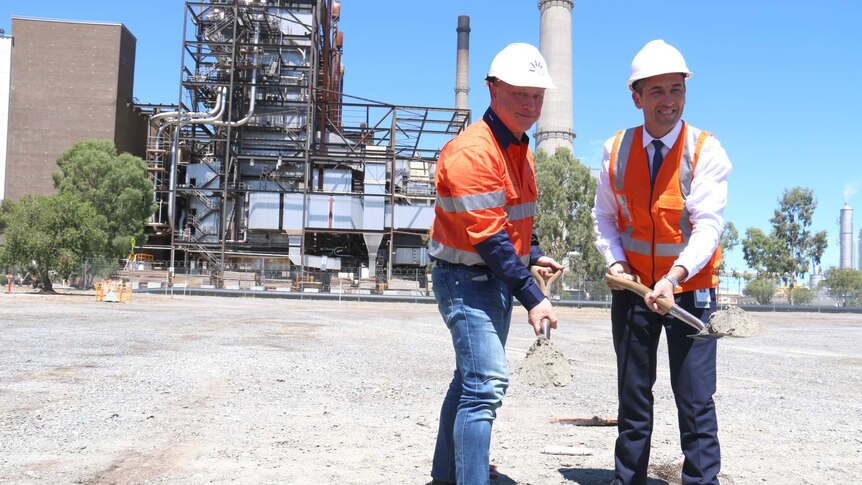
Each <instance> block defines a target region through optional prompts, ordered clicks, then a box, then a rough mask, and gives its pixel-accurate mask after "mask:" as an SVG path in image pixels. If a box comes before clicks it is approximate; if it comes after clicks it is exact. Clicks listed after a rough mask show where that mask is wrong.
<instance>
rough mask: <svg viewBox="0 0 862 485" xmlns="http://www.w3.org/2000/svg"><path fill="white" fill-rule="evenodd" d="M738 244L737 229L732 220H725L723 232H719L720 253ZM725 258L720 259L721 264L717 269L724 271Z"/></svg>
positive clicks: (731, 249)
mask: <svg viewBox="0 0 862 485" xmlns="http://www.w3.org/2000/svg"><path fill="white" fill-rule="evenodd" d="M737 245H739V231H737V230H736V226H734V225H733V223H732V222H730V221H727V222H725V223H724V232H722V233H721V252H722V254H727V253H729V252H731V251H733V249H734V248H735V247H736V246H737ZM725 262H726V259H722V260H721V265H720V266H719V268H718V270H719V271H724V269H725V264H726V263H725Z"/></svg>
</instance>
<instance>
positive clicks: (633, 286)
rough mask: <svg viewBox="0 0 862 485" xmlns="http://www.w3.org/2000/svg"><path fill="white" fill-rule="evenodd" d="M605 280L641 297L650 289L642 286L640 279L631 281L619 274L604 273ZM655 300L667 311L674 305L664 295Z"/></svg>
mask: <svg viewBox="0 0 862 485" xmlns="http://www.w3.org/2000/svg"><path fill="white" fill-rule="evenodd" d="M605 282H607V283H610V284H612V285H616V286H621V287H623V288H625V289H627V290H630V291H633V292H635V293H637V294H638V295H640V296H642V297H643V296H646V295H647V293H649V292H650V291H651V290H650V289H649V288H648V287H646V286H644V285H643V284H642V283H641V282H640V281H632V280H630V279H626V278H620V277H619V276H613V275H609V274H606V275H605ZM655 302H656V303H657V304H658V306H660V307H662V309H663V310H665V311H667V312H669V311H670V310H671V308H673V305H674V303H673V301H672V300H670V301H669V300H668V298H667V297H664V296H663V297H660V298H656V300H655Z"/></svg>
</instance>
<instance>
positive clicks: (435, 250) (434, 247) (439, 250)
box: [428, 239, 530, 266]
mask: <svg viewBox="0 0 862 485" xmlns="http://www.w3.org/2000/svg"><path fill="white" fill-rule="evenodd" d="M428 253H429V254H430V255H431V256H434V257H435V258H437V259H442V260H444V261H448V262H450V263H457V264H466V265H468V266H478V265H484V264H485V260H484V259H482V256H479V253H473V252H470V251H463V250H461V249H455V248H451V247H449V246H446V245H444V244H442V243H440V242H437V241H435V240H433V239H431V240H430V241H428ZM520 260H521V262H522V263H524V265H525V266H526V265H529V264H530V255H529V254H526V255H524V256H520Z"/></svg>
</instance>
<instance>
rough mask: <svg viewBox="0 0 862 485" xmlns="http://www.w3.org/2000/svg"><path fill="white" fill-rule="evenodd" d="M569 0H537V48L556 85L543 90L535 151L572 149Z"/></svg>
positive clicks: (572, 4) (570, 1)
mask: <svg viewBox="0 0 862 485" xmlns="http://www.w3.org/2000/svg"><path fill="white" fill-rule="evenodd" d="M574 6H575V3H574V2H573V1H572V0H540V1H539V10H540V11H541V24H540V29H539V42H540V44H539V50H541V51H542V56H543V57H544V58H545V61H547V62H548V71H549V72H550V74H551V79H552V80H553V81H554V84H556V85H557V89H548V90H547V91H545V104H544V105H543V106H542V117H541V118H539V123H538V124H537V125H536V151H538V150H544V151H545V153H547V154H548V155H553V154H554V153H555V152H556V151H557V148H558V147H563V148H568V149H569V151H573V142H574V140H575V130H574V127H573V123H574V121H573V115H572V8H574Z"/></svg>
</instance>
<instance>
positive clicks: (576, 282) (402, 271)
mask: <svg viewBox="0 0 862 485" xmlns="http://www.w3.org/2000/svg"><path fill="white" fill-rule="evenodd" d="M430 274H431V272H430V268H427V267H418V268H417V267H408V266H403V267H400V266H396V267H394V268H392V270H391V275H387V268H385V267H382V266H381V267H378V268H377V271H376V272H375V274H374V275H372V274H371V272H370V271H369V270H368V268H364V267H341V268H339V269H338V270H320V269H309V268H300V267H298V266H295V265H292V264H291V263H290V262H289V261H288V260H287V259H285V258H266V257H261V258H254V259H249V260H247V261H242V262H236V263H232V264H231V265H230V266H229V267H227V268H224V269H223V270H215V269H213V268H212V267H207V265H206V264H200V263H196V262H193V261H192V262H188V263H185V262H183V261H178V262H176V263H175V265H174V267H173V268H170V266H169V263H168V262H167V261H158V260H149V259H148V258H139V259H136V260H135V261H134V262H133V264H129V263H128V262H126V261H124V262H114V261H95V260H87V261H84V262H83V263H82V264H81V266H80V268H79V270H78V271H76V272H75V274H73V275H72V276H71V277H70V278H69V279H67V280H60V279H57V281H56V282H55V283H57V284H58V285H61V284H62V285H68V286H70V287H73V288H78V289H89V290H91V289H94V288H96V285H97V284H98V283H100V282H103V281H108V280H110V281H116V282H122V283H126V284H128V285H129V288H130V289H131V290H143V289H163V290H165V291H167V290H169V289H171V290H174V291H177V290H180V291H182V290H184V289H195V288H199V289H215V290H241V291H259V292H272V293H274V292H302V293H335V294H360V295H398V296H405V295H407V296H433V286H432V284H431V281H430V280H431V278H430ZM12 275H13V276H12V278H8V279H11V280H12V281H13V284H14V285H15V286H29V284H30V283H31V280H30V279H28V277H27V276H28V274H27V273H26V272H23V271H21V272H15V271H13V272H12ZM390 276H391V277H390ZM5 279H7V278H5V275H0V283H5V281H3V280H5ZM744 287H745V282H744V281H740V280H739V279H733V278H722V281H721V285H720V286H719V288H718V291H717V296H718V303H719V305H720V306H729V305H745V306H753V305H756V304H757V303H756V301H755V300H754V298H752V297H750V296H746V295H745V293H744ZM106 295H107V293H106ZM552 298H553V299H554V300H561V301H569V302H589V303H592V304H601V303H605V304H609V302H610V299H611V292H610V290H609V289H608V288H607V287H606V286H605V284H604V282H603V281H601V280H598V281H597V280H591V279H585V278H578V277H577V276H576V275H573V274H565V275H564V277H563V278H561V280H560V281H558V283H557V285H556V286H555V287H553V288H552ZM762 306H764V308H765V307H770V308H775V309H776V310H778V309H779V308H784V307H788V306H789V305H788V302H787V300H786V298H784V297H782V296H781V295H776V297H775V298H774V299H773V301H772V302H770V303H769V304H767V305H762ZM831 306H837V304H836V302H835V300H833V299H832V298H830V297H829V296H828V295H826V294H825V293H824V292H822V291H821V292H818V293H817V295H816V297H815V298H814V299H813V300H811V301H807V302H805V304H799V302H797V303H796V304H794V305H793V307H792V308H798V309H799V310H805V309H807V310H806V311H821V309H822V308H827V307H831Z"/></svg>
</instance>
